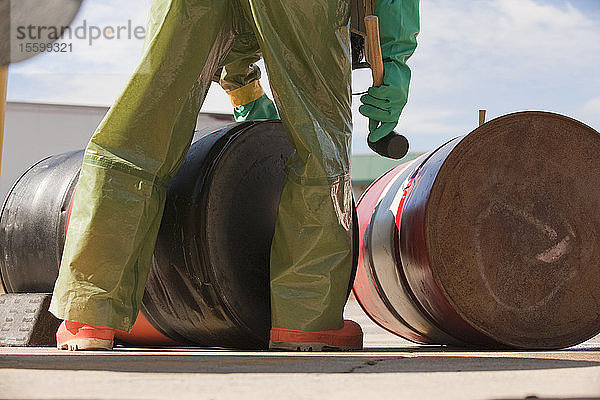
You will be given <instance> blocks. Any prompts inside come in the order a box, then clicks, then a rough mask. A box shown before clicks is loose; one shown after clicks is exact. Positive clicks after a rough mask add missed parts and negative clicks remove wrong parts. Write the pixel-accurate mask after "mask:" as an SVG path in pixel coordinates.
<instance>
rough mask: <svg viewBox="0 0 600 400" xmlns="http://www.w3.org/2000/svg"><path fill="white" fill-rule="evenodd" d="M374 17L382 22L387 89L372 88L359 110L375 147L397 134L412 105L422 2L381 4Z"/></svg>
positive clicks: (406, 0) (387, 0)
mask: <svg viewBox="0 0 600 400" xmlns="http://www.w3.org/2000/svg"><path fill="white" fill-rule="evenodd" d="M374 14H375V15H376V16H377V17H378V18H379V39H380V41H381V54H382V55H383V71H384V75H383V85H381V86H380V87H370V88H369V90H368V91H367V94H365V95H363V96H362V97H361V98H360V101H361V102H362V103H363V104H362V105H361V106H360V108H359V109H358V111H359V112H360V113H361V114H362V115H364V116H365V117H368V118H369V139H368V140H369V141H370V142H372V143H374V142H376V141H378V140H379V139H381V138H383V137H385V136H387V135H388V134H389V133H390V132H392V131H393V130H394V128H395V127H396V125H397V124H398V119H399V118H400V114H401V113H402V110H403V109H404V106H405V105H406V102H407V101H408V88H409V86H410V77H411V73H410V68H409V67H408V65H406V62H407V60H408V59H409V58H410V56H411V55H412V54H413V53H414V52H415V49H416V48H417V34H418V33H419V29H420V23H419V0H377V3H376V4H375V10H374Z"/></svg>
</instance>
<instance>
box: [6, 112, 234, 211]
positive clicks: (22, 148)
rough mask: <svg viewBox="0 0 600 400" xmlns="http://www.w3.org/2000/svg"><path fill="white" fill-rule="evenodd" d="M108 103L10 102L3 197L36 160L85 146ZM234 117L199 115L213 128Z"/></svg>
mask: <svg viewBox="0 0 600 400" xmlns="http://www.w3.org/2000/svg"><path fill="white" fill-rule="evenodd" d="M107 111H108V107H98V106H80V105H77V106H75V105H62V104H38V103H17V102H8V103H7V105H6V119H5V125H4V146H3V149H2V166H1V167H2V169H1V172H0V200H1V201H2V202H3V201H4V199H5V198H6V195H7V194H8V192H9V190H10V189H11V188H12V186H13V184H14V182H15V181H16V180H17V179H19V177H21V175H22V174H23V173H24V172H25V171H26V170H27V169H28V168H29V167H31V166H32V165H33V164H35V163H36V162H38V161H40V160H42V159H44V158H46V157H48V156H52V155H56V154H61V153H65V152H68V151H72V150H79V149H83V148H85V146H86V145H87V143H88V141H89V140H90V137H91V136H92V134H93V133H94V131H95V130H96V127H97V126H98V124H99V123H100V121H101V120H102V118H103V117H104V115H105V114H106V112H107ZM232 121H233V116H231V115H228V114H208V113H200V114H199V115H198V126H199V127H203V128H211V127H217V126H222V125H225V124H227V123H229V122H232Z"/></svg>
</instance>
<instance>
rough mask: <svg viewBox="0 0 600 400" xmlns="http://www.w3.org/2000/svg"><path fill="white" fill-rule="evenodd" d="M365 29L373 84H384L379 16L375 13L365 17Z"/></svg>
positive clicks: (376, 85) (377, 85)
mask: <svg viewBox="0 0 600 400" xmlns="http://www.w3.org/2000/svg"><path fill="white" fill-rule="evenodd" d="M365 30H366V31H367V32H366V33H367V61H368V62H369V65H371V73H372V74H373V86H375V87H379V86H381V85H383V56H382V55H381V43H380V42H379V18H377V16H375V15H367V16H366V17H365Z"/></svg>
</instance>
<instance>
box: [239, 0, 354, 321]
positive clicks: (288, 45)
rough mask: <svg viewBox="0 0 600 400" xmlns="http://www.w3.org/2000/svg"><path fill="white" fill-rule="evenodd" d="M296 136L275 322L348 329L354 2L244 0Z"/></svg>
mask: <svg viewBox="0 0 600 400" xmlns="http://www.w3.org/2000/svg"><path fill="white" fill-rule="evenodd" d="M241 2H242V5H243V7H244V9H245V12H246V15H250V16H252V18H253V19H254V22H255V24H256V32H257V39H258V42H259V44H260V47H261V50H262V54H263V57H264V59H265V64H266V67H267V72H268V74H269V81H270V84H271V87H272V89H273V94H274V97H275V102H276V104H277V108H278V111H279V114H280V116H281V120H282V122H283V124H284V127H285V130H286V133H287V135H288V137H289V139H290V142H291V143H292V145H293V146H294V148H295V149H296V151H295V153H294V154H293V155H292V157H291V158H290V159H289V160H288V163H287V166H286V177H285V184H284V188H283V193H282V195H281V201H280V204H279V210H278V217H277V223H276V227H275V236H274V238H273V244H272V249H271V316H272V326H273V327H278V328H288V329H296V330H304V331H318V330H329V329H340V328H342V326H343V318H342V317H343V309H344V305H345V303H346V300H347V288H348V281H349V278H350V273H351V268H352V250H351V231H352V228H351V225H352V214H351V210H352V194H351V183H350V175H349V164H350V163H349V147H350V139H351V131H352V118H351V107H350V106H351V92H350V90H351V86H350V78H351V66H350V40H349V31H348V18H349V14H350V2H349V1H348V0H241Z"/></svg>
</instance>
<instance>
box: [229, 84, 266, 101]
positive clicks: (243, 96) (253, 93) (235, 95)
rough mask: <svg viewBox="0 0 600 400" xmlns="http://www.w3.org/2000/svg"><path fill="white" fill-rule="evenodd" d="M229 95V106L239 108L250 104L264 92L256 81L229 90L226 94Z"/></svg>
mask: <svg viewBox="0 0 600 400" xmlns="http://www.w3.org/2000/svg"><path fill="white" fill-rule="evenodd" d="M227 94H228V95H229V100H231V104H232V105H233V106H234V107H239V106H243V105H246V104H248V103H252V102H253V101H254V100H256V99H258V98H259V97H261V96H262V95H263V94H265V92H264V91H263V89H262V87H261V86H260V82H259V81H258V80H255V81H252V82H250V83H249V84H247V85H246V86H242V87H241V88H238V89H235V90H230V91H229V92H227Z"/></svg>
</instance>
